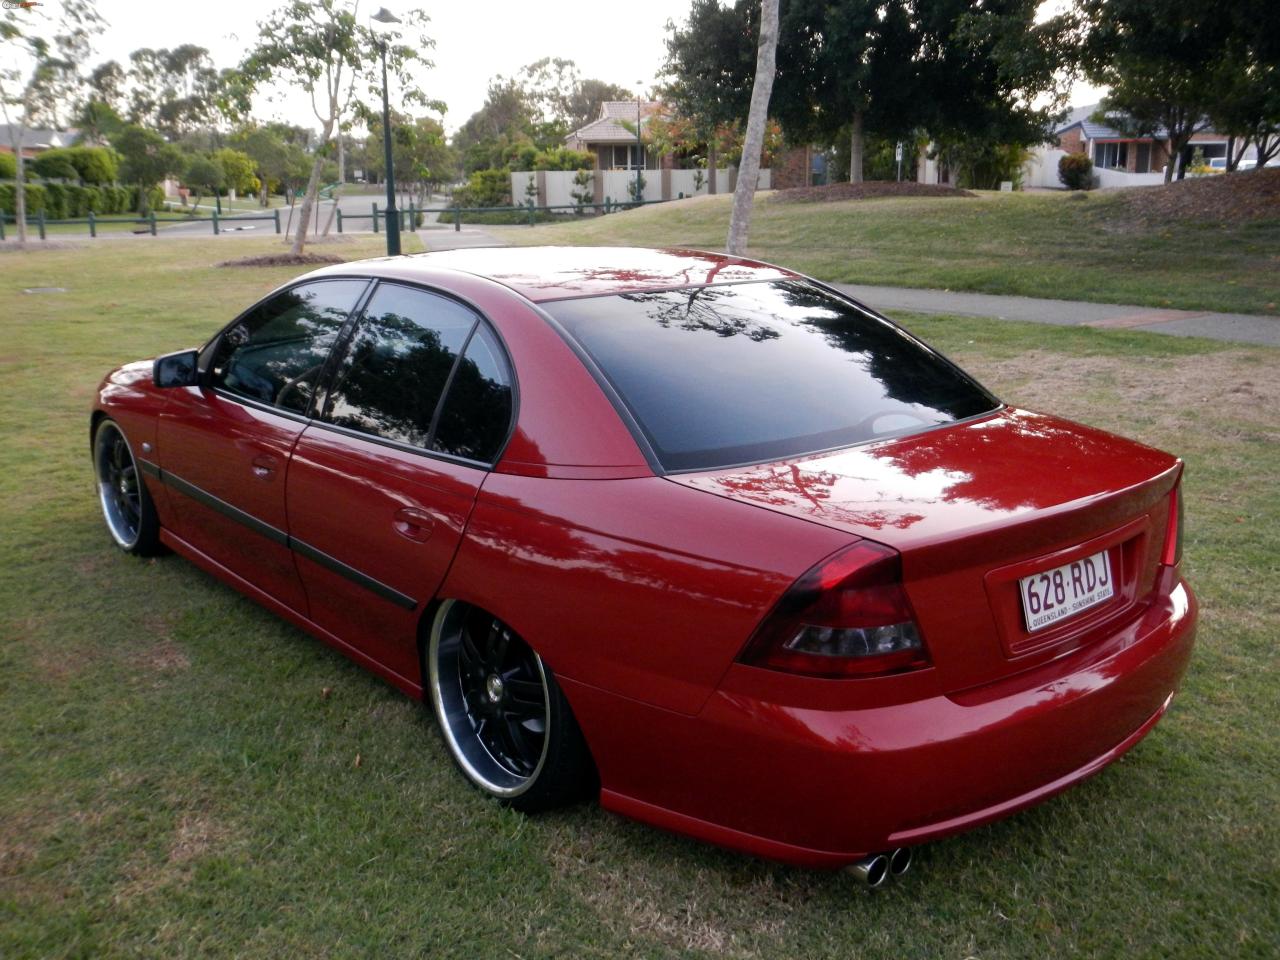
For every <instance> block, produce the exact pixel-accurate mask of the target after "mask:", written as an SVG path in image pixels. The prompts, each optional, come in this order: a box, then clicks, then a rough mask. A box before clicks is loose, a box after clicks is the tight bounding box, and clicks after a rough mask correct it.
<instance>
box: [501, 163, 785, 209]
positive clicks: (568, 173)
mask: <svg viewBox="0 0 1280 960" xmlns="http://www.w3.org/2000/svg"><path fill="white" fill-rule="evenodd" d="M666 172H667V174H668V175H669V176H670V179H671V187H670V193H671V195H670V197H669V198H668V199H671V200H674V199H676V198H677V197H678V196H680V194H682V193H683V194H684V195H685V196H686V197H692V196H695V195H697V194H702V193H707V192H708V189H709V187H710V174H709V173H708V171H706V170H703V171H702V187H701V188H700V189H697V188H696V187H695V184H696V181H697V175H698V171H696V170H668V171H666ZM731 172H732V171H731V170H730V168H728V167H725V168H722V169H720V170H717V171H716V192H717V193H730V192H731V191H730V189H729V182H730V176H731ZM770 174H771V171H769V170H761V171H760V179H759V181H758V182H757V185H756V189H757V190H768V189H769V188H770V183H771V182H772V178H771V175H770ZM575 175H576V171H573V170H548V171H547V172H546V174H545V177H544V179H545V182H546V200H545V205H546V206H550V207H559V206H568V205H569V204H571V203H573V202H574V200H573V191H574V189H575V188H574V185H573V178H574V176H575ZM592 176H593V178H595V179H597V180H599V181H600V182H601V184H602V186H603V189H602V191H601V193H600V196H601V197H608V198H609V199H610V200H612V201H613V202H614V203H626V202H627V201H629V200H630V199H631V193H630V189H629V188H630V186H631V185H632V184H634V183H635V182H636V172H635V171H634V170H593V171H592ZM662 177H663V171H662V170H646V171H644V199H646V200H661V199H663V197H662ZM536 178H537V174H536V173H533V172H531V171H528V170H522V171H517V172H515V173H512V174H511V201H512V203H514V204H516V205H517V206H522V205H524V204H525V203H527V202H528V197H527V195H526V194H525V187H526V186H527V185H528V183H529V182H530V181H531V180H532V181H534V182H536ZM594 187H595V182H594V180H593V182H592V185H591V186H590V187H588V188H587V191H588V192H590V191H591V190H593V189H594Z"/></svg>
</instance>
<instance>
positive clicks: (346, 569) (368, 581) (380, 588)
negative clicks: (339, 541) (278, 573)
mask: <svg viewBox="0 0 1280 960" xmlns="http://www.w3.org/2000/svg"><path fill="white" fill-rule="evenodd" d="M289 547H290V549H292V550H293V551H295V552H296V553H299V554H301V555H302V556H304V557H306V558H307V559H308V560H313V561H315V562H316V563H318V564H320V566H322V567H324V568H325V569H327V570H332V571H333V572H334V573H336V574H338V576H340V577H346V578H347V579H348V580H350V581H351V582H352V583H358V584H359V585H360V586H362V587H364V588H365V589H366V590H368V591H370V592H372V593H375V594H377V595H378V596H380V597H381V598H382V599H383V600H389V601H390V602H391V603H394V604H395V605H396V606H397V607H403V608H404V609H405V610H412V609H414V608H415V607H416V606H417V605H418V601H417V600H415V599H413V597H410V596H407V595H405V594H403V593H401V592H400V591H399V590H397V589H395V588H394V587H389V586H387V585H386V584H385V583H383V582H382V581H381V580H375V579H373V577H371V576H369V575H368V574H365V573H361V572H360V571H359V570H357V569H356V568H355V567H352V566H348V565H347V564H345V563H343V562H342V561H341V560H339V559H338V558H337V557H331V556H329V554H327V553H325V552H324V551H323V550H317V549H316V548H315V547H313V546H311V544H309V543H304V542H302V541H301V540H299V539H298V538H297V537H290V538H289Z"/></svg>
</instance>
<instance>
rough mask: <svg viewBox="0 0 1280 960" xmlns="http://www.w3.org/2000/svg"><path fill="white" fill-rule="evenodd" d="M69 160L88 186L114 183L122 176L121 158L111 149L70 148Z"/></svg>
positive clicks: (68, 152) (68, 149)
mask: <svg viewBox="0 0 1280 960" xmlns="http://www.w3.org/2000/svg"><path fill="white" fill-rule="evenodd" d="M67 159H68V160H70V161H71V165H72V166H73V167H75V170H76V174H77V176H79V178H80V179H81V180H82V181H84V182H85V183H86V184H89V185H91V186H101V185H103V184H107V183H114V182H115V181H116V178H117V177H119V176H120V158H119V157H118V156H117V155H116V152H115V151H114V150H112V149H111V148H110V147H68V148H67Z"/></svg>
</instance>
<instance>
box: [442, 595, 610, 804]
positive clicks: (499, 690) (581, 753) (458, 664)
mask: <svg viewBox="0 0 1280 960" xmlns="http://www.w3.org/2000/svg"><path fill="white" fill-rule="evenodd" d="M426 661H427V663H426V666H427V674H428V677H427V680H428V686H429V688H430V691H431V701H432V705H433V706H434V708H435V714H436V719H437V720H438V721H439V723H440V730H441V732H442V733H443V735H444V741H445V745H446V746H447V747H448V749H449V753H450V755H451V756H452V757H453V760H454V762H455V763H456V764H457V765H458V767H459V769H461V770H462V772H463V774H464V775H466V777H467V779H468V780H470V781H471V782H472V783H473V784H475V786H477V787H478V788H480V790H482V791H483V792H485V793H487V794H488V795H489V796H491V797H494V798H495V799H497V800H500V801H501V802H503V803H506V804H508V805H509V806H511V807H514V808H515V809H517V810H523V811H525V812H533V811H536V810H545V809H549V808H552V807H557V806H561V805H563V804H566V803H570V802H572V801H574V800H578V799H580V798H582V797H583V796H584V795H585V794H586V793H587V792H588V791H589V790H590V788H591V786H592V785H593V783H594V768H593V766H592V763H591V756H590V754H589V752H588V750H587V745H586V742H585V741H584V740H583V738H582V732H581V731H580V730H579V729H578V724H577V721H576V720H575V719H574V717H573V711H572V710H570V708H569V702H568V701H567V700H566V699H565V696H564V694H563V693H562V692H561V690H560V687H559V685H558V684H557V683H556V681H555V677H554V675H553V674H552V673H551V669H550V668H549V667H548V666H547V665H546V664H545V663H543V662H542V658H541V657H539V656H538V654H537V653H535V652H534V650H533V649H532V648H531V647H530V646H529V645H528V644H527V643H525V642H524V640H523V639H521V638H520V637H519V636H518V635H517V634H516V633H515V632H514V631H513V630H512V629H511V628H510V627H509V626H507V625H506V624H505V623H503V622H502V621H501V620H499V619H498V618H497V617H494V616H492V615H491V614H488V613H486V612H485V611H483V610H480V609H478V608H476V607H471V606H468V605H467V604H464V603H459V602H457V601H454V600H446V601H445V602H444V603H443V604H442V605H441V607H440V610H439V611H438V612H437V614H436V618H435V622H434V623H433V625H432V628H431V639H430V643H429V644H428V647H427V651H426Z"/></svg>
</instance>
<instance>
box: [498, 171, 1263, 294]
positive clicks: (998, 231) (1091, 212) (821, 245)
mask: <svg viewBox="0 0 1280 960" xmlns="http://www.w3.org/2000/svg"><path fill="white" fill-rule="evenodd" d="M1078 196H1083V195H1078ZM731 199H732V198H731V197H729V196H727V195H724V196H715V197H698V198H695V199H692V200H686V201H677V202H675V203H671V204H661V205H656V206H651V207H645V208H643V209H640V210H634V211H628V212H626V213H621V214H616V215H613V216H608V217H599V218H593V219H591V220H589V221H579V222H576V223H569V224H557V225H553V226H545V227H535V228H531V229H530V230H528V231H519V232H516V231H512V233H511V236H510V237H507V236H506V235H505V234H504V239H508V240H509V241H510V242H511V243H565V244H639V245H643V246H663V245H673V244H677V245H688V246H693V247H699V248H703V249H712V250H723V249H724V240H725V234H726V232H727V229H728V223H729V205H730V202H731ZM749 252H750V253H751V255H752V256H755V257H759V258H760V259H762V260H768V261H772V262H774V263H780V264H785V265H786V266H788V267H791V268H793V269H796V270H801V271H804V272H806V273H810V274H812V275H814V276H817V277H820V278H821V279H823V280H828V281H838V282H844V283H873V284H887V285H891V286H899V287H932V288H939V289H950V290H975V291H981V292H983V293H1006V294H1019V295H1022V296H1029V297H1049V298H1053V299H1058V300H1092V301H1096V302H1101V303H1134V304H1142V305H1146V306H1153V307H1177V308H1184V309H1189V310H1217V311H1224V312H1228V313H1265V314H1272V315H1280V218H1277V219H1275V220H1266V221H1258V222H1254V223H1248V224H1237V225H1218V224H1210V225H1201V224H1191V223H1178V224H1169V225H1168V226H1165V227H1159V228H1153V227H1149V226H1142V227H1139V226H1135V225H1134V224H1132V223H1130V222H1128V221H1127V220H1126V219H1125V218H1124V217H1123V216H1121V215H1120V214H1119V212H1118V210H1117V207H1116V197H1115V196H1114V195H1112V196H1107V195H1106V194H1103V193H1092V194H1089V195H1087V198H1086V199H1084V200H1072V199H1070V198H1069V195H1068V194H1066V193H1007V194H1001V193H984V194H980V195H979V197H978V198H977V199H963V198H945V199H934V198H924V197H894V198H886V199H879V200H850V201H844V202H840V203H779V202H776V201H773V200H771V199H769V198H768V195H767V194H766V195H762V197H761V199H760V201H759V202H758V203H757V204H756V207H755V212H754V214H753V216H752V221H751V244H750V250H749Z"/></svg>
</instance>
